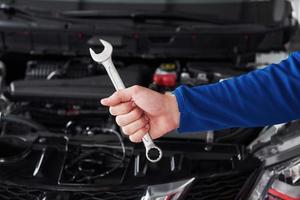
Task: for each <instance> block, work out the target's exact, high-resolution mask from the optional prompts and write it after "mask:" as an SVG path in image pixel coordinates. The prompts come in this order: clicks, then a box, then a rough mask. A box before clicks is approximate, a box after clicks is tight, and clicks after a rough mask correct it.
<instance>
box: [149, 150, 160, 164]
mask: <svg viewBox="0 0 300 200" xmlns="http://www.w3.org/2000/svg"><path fill="white" fill-rule="evenodd" d="M146 158H147V159H148V160H149V161H150V162H152V163H156V162H158V161H160V160H161V158H162V150H161V149H160V148H159V147H157V146H152V147H150V148H148V149H146Z"/></svg>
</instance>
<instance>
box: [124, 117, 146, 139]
mask: <svg viewBox="0 0 300 200" xmlns="http://www.w3.org/2000/svg"><path fill="white" fill-rule="evenodd" d="M147 124H148V120H147V119H146V118H145V117H141V118H139V119H138V120H136V121H134V122H132V123H130V124H128V125H126V126H123V127H122V130H123V132H124V133H125V134H126V135H132V134H134V133H135V132H137V131H138V130H140V129H141V128H143V127H144V126H146V125H147Z"/></svg>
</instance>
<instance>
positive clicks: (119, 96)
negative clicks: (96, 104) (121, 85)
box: [101, 89, 132, 106]
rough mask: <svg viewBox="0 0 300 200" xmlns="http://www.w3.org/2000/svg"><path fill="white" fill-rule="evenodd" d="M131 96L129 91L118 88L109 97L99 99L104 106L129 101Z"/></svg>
mask: <svg viewBox="0 0 300 200" xmlns="http://www.w3.org/2000/svg"><path fill="white" fill-rule="evenodd" d="M131 96H132V95H131V93H130V92H128V91H127V90H126V89H124V90H119V91H117V92H115V93H113V94H112V95H111V96H110V97H108V98H104V99H101V104H102V105H104V106H115V105H118V104H119V103H122V102H127V101H130V100H131Z"/></svg>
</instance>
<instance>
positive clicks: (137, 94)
mask: <svg viewBox="0 0 300 200" xmlns="http://www.w3.org/2000/svg"><path fill="white" fill-rule="evenodd" d="M101 104H102V105H104V106H110V108H109V111H110V113H111V114H112V115H114V116H116V122H117V124H118V125H119V126H120V127H121V128H122V131H123V132H124V134H126V135H129V139H130V140H131V141H132V142H141V141H142V137H143V136H144V135H145V134H146V133H147V132H149V134H150V136H151V137H152V138H153V139H156V138H159V137H161V136H163V135H165V134H166V133H168V132H169V131H171V130H173V129H176V128H177V127H178V125H179V110H178V105H177V100H176V97H175V96H173V95H169V94H160V93H158V92H155V91H153V90H150V89H148V88H145V87H141V86H132V87H130V88H126V89H123V90H120V91H117V92H115V93H114V94H113V95H111V96H110V97H108V98H105V99H102V100H101Z"/></svg>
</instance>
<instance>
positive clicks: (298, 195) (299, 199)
mask: <svg viewBox="0 0 300 200" xmlns="http://www.w3.org/2000/svg"><path fill="white" fill-rule="evenodd" d="M249 200H300V160H299V159H297V160H294V161H291V162H289V163H284V164H281V165H278V166H275V167H273V168H271V169H268V170H265V171H264V172H263V173H262V174H261V176H260V178H259V179H258V181H257V183H256V185H255V187H254V189H253V191H252V192H251V194H250V197H249Z"/></svg>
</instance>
